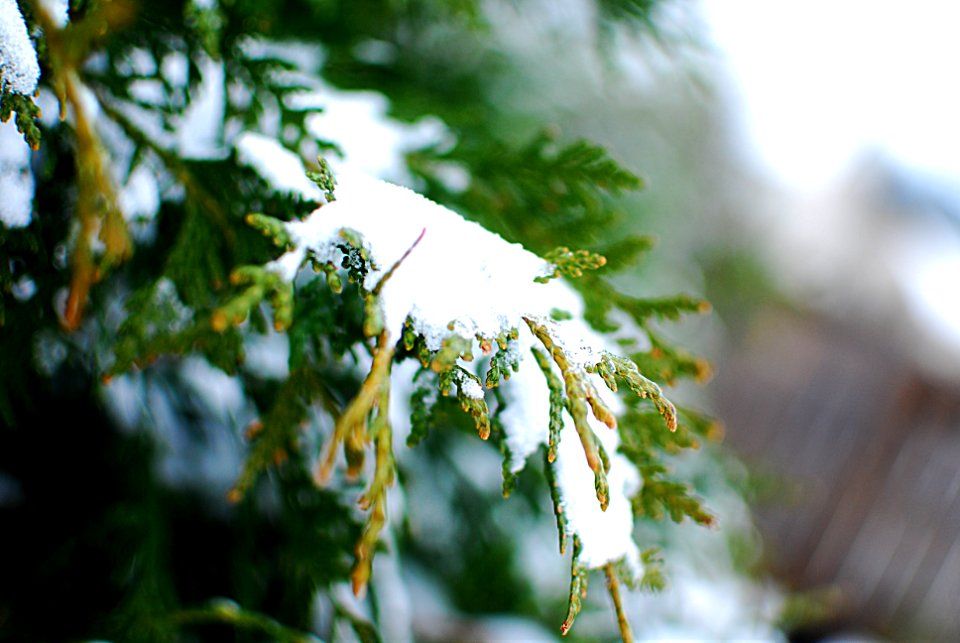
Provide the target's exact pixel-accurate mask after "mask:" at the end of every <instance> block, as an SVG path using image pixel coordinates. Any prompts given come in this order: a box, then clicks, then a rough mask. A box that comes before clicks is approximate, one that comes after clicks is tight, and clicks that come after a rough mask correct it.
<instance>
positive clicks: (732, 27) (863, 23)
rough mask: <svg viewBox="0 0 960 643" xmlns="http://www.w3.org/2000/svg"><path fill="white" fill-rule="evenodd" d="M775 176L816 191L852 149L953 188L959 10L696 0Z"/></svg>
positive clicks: (959, 101) (958, 6) (958, 138)
mask: <svg viewBox="0 0 960 643" xmlns="http://www.w3.org/2000/svg"><path fill="white" fill-rule="evenodd" d="M701 5H702V7H703V10H704V15H705V18H706V21H707V24H708V26H709V28H710V29H711V30H712V33H713V39H714V42H715V44H716V46H717V48H718V49H719V51H720V53H721V55H724V56H725V57H726V58H727V59H728V60H729V62H730V63H731V68H732V72H733V74H734V80H735V82H736V83H737V84H738V86H739V93H740V98H741V99H742V100H743V105H742V108H743V112H742V113H743V118H744V123H743V126H744V127H746V129H747V135H748V137H749V140H750V141H751V143H752V146H753V147H754V148H755V151H756V152H757V153H758V155H759V159H760V160H761V161H763V162H765V163H767V164H769V168H768V169H770V170H771V171H772V174H773V176H774V177H775V178H777V179H779V180H782V181H783V182H784V183H785V184H786V185H787V186H790V187H797V188H817V187H821V186H823V184H824V183H825V182H827V181H829V180H830V178H831V177H833V176H835V175H836V174H837V173H838V172H840V171H842V170H843V169H844V167H845V166H846V165H847V164H848V163H849V162H850V161H851V160H852V159H854V158H855V157H856V156H857V154H858V153H860V152H862V151H879V152H882V153H885V154H887V155H890V156H892V157H894V158H896V159H899V160H900V161H902V162H904V163H905V164H907V165H910V166H913V167H916V168H918V169H922V170H924V171H925V172H931V173H934V174H937V175H939V176H947V177H950V178H952V179H953V180H955V181H958V182H960V37H958V27H960V3H956V2H935V1H932V0H924V1H921V2H913V3H901V2H888V1H885V0H884V1H874V2H871V1H870V0H834V1H832V2H831V1H826V0H810V1H805V2H784V1H780V2H774V1H770V0H701Z"/></svg>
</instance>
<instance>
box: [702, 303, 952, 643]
mask: <svg viewBox="0 0 960 643" xmlns="http://www.w3.org/2000/svg"><path fill="white" fill-rule="evenodd" d="M907 350H909V347H896V346H891V345H889V344H888V343H886V344H885V343H884V342H882V341H879V340H877V339H875V338H872V337H869V336H866V334H865V333H858V332H857V331H856V330H851V329H842V328H838V327H836V326H832V325H830V324H827V323H826V322H822V321H817V320H811V319H808V318H800V317H798V316H796V315H794V314H792V313H784V312H769V313H766V314H764V315H761V316H759V317H758V318H757V319H756V320H755V322H754V323H753V324H752V326H751V329H750V330H749V331H748V332H747V333H746V334H745V335H744V336H743V337H742V338H741V340H740V341H739V345H738V346H737V347H736V348H735V350H734V351H733V354H732V355H729V356H728V357H727V358H725V359H724V360H723V362H722V363H721V368H722V369H723V370H722V371H721V373H720V374H719V375H718V377H717V379H716V381H715V384H714V389H715V394H716V400H717V405H718V413H719V415H720V417H722V418H723V419H724V421H725V423H726V425H727V442H728V444H730V445H731V446H732V447H733V448H734V450H735V451H737V452H738V453H740V454H741V455H742V457H743V458H744V460H745V461H746V462H747V463H748V464H749V465H751V466H752V467H753V468H755V469H756V470H758V471H761V472H764V473H769V474H774V475H775V476H776V477H777V479H778V480H779V482H781V483H782V485H783V486H782V491H783V492H784V493H780V494H779V495H778V496H777V497H774V498H770V499H768V500H767V502H765V503H763V504H762V505H761V506H760V507H759V508H758V524H759V527H760V530H761V532H762V533H763V535H764V536H765V541H766V546H767V550H768V557H769V560H770V563H771V566H772V568H773V569H774V570H775V572H776V573H777V574H778V575H779V576H780V578H781V579H783V580H784V581H785V582H786V583H787V584H788V586H790V587H792V588H794V589H805V590H809V589H815V588H827V587H831V588H834V589H835V590H837V592H838V594H839V596H840V597H841V599H840V600H839V601H838V602H837V603H836V604H835V605H833V606H832V607H833V608H835V609H836V618H835V619H834V620H833V621H832V622H831V623H829V624H826V628H827V629H825V630H822V632H823V633H826V632H827V631H828V630H829V629H830V628H837V629H841V628H848V629H850V628H854V629H860V630H872V631H874V632H876V633H879V634H882V635H888V636H894V637H911V638H913V637H923V638H933V639H937V640H960V386H956V385H952V386H950V385H946V384H943V383H937V382H934V381H932V380H930V379H928V378H925V377H923V376H922V375H921V374H920V373H919V372H918V371H917V370H916V369H915V368H912V367H911V366H910V365H909V364H908V362H907V361H906V360H904V359H902V358H901V357H899V356H898V355H904V354H906V353H905V351H907Z"/></svg>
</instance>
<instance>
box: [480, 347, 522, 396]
mask: <svg viewBox="0 0 960 643" xmlns="http://www.w3.org/2000/svg"><path fill="white" fill-rule="evenodd" d="M515 341H516V340H514V339H510V338H507V339H505V340H504V341H503V343H502V344H501V343H500V342H499V341H498V350H497V352H496V353H494V355H493V357H491V358H490V367H489V368H488V369H487V374H486V378H485V379H484V383H483V385H484V386H485V387H487V388H495V387H497V386H499V385H500V379H501V378H502V379H504V380H509V379H510V373H511V372H513V373H516V372H517V371H518V370H519V368H520V354H519V352H518V351H517V350H515V348H516V347H515V346H511V345H510V343H513V342H515ZM489 346H490V342H489V340H481V341H480V348H481V350H483V351H484V352H485V353H486V352H490V348H489Z"/></svg>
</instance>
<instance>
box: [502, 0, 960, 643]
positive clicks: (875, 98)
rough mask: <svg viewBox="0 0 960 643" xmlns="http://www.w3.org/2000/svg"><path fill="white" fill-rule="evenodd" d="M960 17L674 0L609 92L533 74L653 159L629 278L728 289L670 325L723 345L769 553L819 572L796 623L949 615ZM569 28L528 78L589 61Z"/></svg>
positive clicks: (649, 285)
mask: <svg viewBox="0 0 960 643" xmlns="http://www.w3.org/2000/svg"><path fill="white" fill-rule="evenodd" d="M958 21H960V12H958V9H957V8H955V7H952V6H948V5H946V4H944V3H935V2H923V3H919V4H917V5H912V6H911V8H909V9H907V8H905V7H904V6H902V5H896V4H894V3H886V2H881V3H875V2H842V3H830V2H806V3H782V2H781V3H774V2H764V1H762V0H758V1H735V2H726V1H721V0H717V1H712V0H704V1H701V2H666V3H662V4H661V5H659V6H657V7H656V10H655V11H654V20H653V22H654V24H655V25H656V26H657V33H656V37H654V38H649V37H646V38H639V39H630V38H628V37H623V38H621V39H619V40H616V46H615V47H613V51H612V52H611V57H612V58H614V59H615V61H616V62H615V63H614V64H612V65H609V66H605V65H604V64H603V63H599V64H596V65H595V67H594V69H593V73H592V75H591V77H593V78H595V79H597V81H596V82H597V87H598V88H597V90H596V94H589V93H586V92H583V91H581V89H578V91H576V92H570V93H567V92H565V91H563V89H557V90H556V91H555V92H553V93H548V92H541V91H532V92H530V93H531V94H532V95H531V96H526V97H525V98H524V100H525V101H528V103H529V109H530V110H531V112H534V113H541V114H543V113H548V114H549V113H552V114H554V115H555V116H554V117H555V118H556V119H557V121H558V122H560V123H562V124H563V125H564V127H568V128H574V129H575V130H576V131H578V132H582V133H584V134H585V135H586V136H588V137H589V138H591V139H593V140H598V141H600V142H602V143H604V144H605V145H607V146H608V147H609V148H610V149H611V150H613V153H614V155H615V156H617V157H619V158H622V159H624V160H625V161H626V162H627V163H628V165H630V166H631V167H635V168H637V169H638V170H639V171H640V172H641V173H642V174H643V175H644V176H645V178H647V179H648V188H647V190H646V192H645V194H644V195H643V196H642V197H641V201H642V203H643V206H642V211H643V212H644V215H645V217H646V218H645V220H644V224H643V225H644V226H645V229H647V230H652V231H655V232H656V234H657V235H658V236H659V237H660V244H659V246H658V250H657V252H656V258H655V261H656V262H658V266H659V268H661V269H658V270H655V271H651V272H652V273H654V274H649V275H645V276H644V278H645V281H644V285H643V286H640V287H641V288H643V289H644V290H645V291H646V292H649V291H656V290H658V289H666V290H669V289H671V288H674V289H676V288H680V289H689V290H693V291H695V292H703V293H705V294H706V296H707V298H708V299H709V300H710V301H711V302H712V304H713V305H714V307H715V313H716V314H715V315H714V316H713V317H712V318H709V319H696V320H687V321H686V322H685V325H684V327H683V328H682V329H681V330H680V331H679V333H678V332H677V331H676V330H675V329H670V330H669V331H668V334H671V333H672V334H673V336H676V337H682V338H683V341H686V342H690V343H691V344H692V345H694V346H696V347H698V348H699V350H700V351H701V353H703V354H705V355H707V356H708V357H709V358H710V360H711V362H712V363H713V364H714V366H715V368H716V372H715V375H714V378H713V380H712V381H711V383H710V384H709V385H708V386H707V388H706V391H705V398H706V400H707V402H706V403H707V404H708V405H709V406H710V408H711V409H712V410H713V412H714V413H715V414H716V415H717V417H719V418H720V419H721V420H722V421H723V422H724V424H725V426H726V440H725V442H726V444H727V445H728V446H729V447H730V448H731V449H732V450H733V452H734V453H736V454H737V455H738V456H739V458H740V460H741V462H742V463H743V464H744V465H745V467H746V472H747V475H748V477H749V483H748V485H747V487H748V491H747V495H748V497H749V498H750V504H751V508H752V510H753V511H754V515H755V517H756V520H757V523H756V525H757V529H758V532H759V534H760V535H761V536H762V542H763V555H762V561H757V568H758V569H762V570H764V571H765V572H769V573H771V574H772V575H773V577H774V578H776V580H777V581H779V582H781V583H783V586H784V588H785V589H786V590H787V591H788V592H793V596H795V597H799V596H802V597H804V598H803V599H801V600H798V601H797V602H796V603H795V604H794V605H793V607H794V608H795V609H796V610H797V614H798V615H799V614H802V615H803V617H802V618H800V621H801V622H802V623H800V624H798V625H796V627H795V628H794V629H793V630H792V634H791V636H792V637H794V638H795V639H797V640H802V639H804V638H807V637H809V638H813V639H818V638H823V637H831V636H840V635H844V634H850V633H858V634H859V635H861V636H878V637H883V636H888V637H902V636H907V637H916V636H921V637H931V638H935V639H948V638H953V637H954V636H956V635H957V633H958V632H960V123H958V121H957V114H960V84H958V83H957V82H956V74H957V72H956V70H957V66H958V64H960V41H958V40H957V39H956V38H955V37H954V35H953V30H954V28H955V26H956V25H957V24H958ZM518 28H519V27H518ZM524 28H525V29H529V30H531V31H534V32H535V31H536V28H535V27H532V26H530V25H526V26H525V27H524ZM525 33H529V31H527V32H525ZM584 37H585V38H589V35H587V36H584ZM518 40H519V38H518ZM568 44H569V43H567V42H564V44H563V46H557V47H556V48H553V49H549V48H548V50H547V51H546V52H544V51H540V52H538V54H530V55H531V56H534V55H541V56H543V59H542V60H541V61H540V63H541V64H538V62H537V61H536V60H535V59H532V60H531V62H530V70H531V71H530V73H531V75H532V76H533V77H534V79H536V78H537V75H538V74H539V73H540V72H543V73H548V72H546V71H545V70H546V69H547V66H546V65H545V64H543V61H545V60H556V59H557V58H558V57H559V58H560V59H561V60H563V64H561V65H560V67H561V68H562V69H567V70H569V69H570V68H574V69H576V68H577V66H578V65H589V64H590V62H589V61H587V62H585V61H584V57H583V56H582V50H579V49H574V51H571V50H570V49H568V47H567V45H568ZM518 46H519V45H518ZM527 46H529V45H527ZM541 82H546V81H542V80H541ZM552 82H553V86H554V87H557V88H563V87H565V86H568V85H565V83H563V82H562V80H561V79H552ZM598 96H599V97H601V99H600V100H599V101H598V102H597V97H598ZM691 259H692V260H693V263H694V265H695V266H697V267H698V268H699V270H697V269H694V268H691V264H690V263H689V261H690V260H691ZM663 265H667V266H672V268H673V269H672V270H668V271H663V270H662V266H663ZM647 289H649V290H647ZM684 393H685V394H690V395H694V396H699V395H704V392H702V391H701V392H697V391H684ZM708 495H709V494H708ZM807 599H809V600H807ZM788 620H789V618H788Z"/></svg>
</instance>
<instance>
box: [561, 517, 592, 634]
mask: <svg viewBox="0 0 960 643" xmlns="http://www.w3.org/2000/svg"><path fill="white" fill-rule="evenodd" d="M582 551H583V544H582V543H581V542H580V538H579V537H578V536H576V535H574V537H573V562H572V563H571V566H570V596H569V598H568V602H567V617H566V618H565V619H564V621H563V624H562V625H561V626H560V633H561V634H563V635H566V634H567V632H569V631H570V628H571V627H573V621H574V620H575V619H576V618H577V614H579V613H580V609H581V608H582V607H583V599H585V598H586V597H587V581H588V580H589V578H590V570H589V569H588V568H587V567H586V566H585V565H581V564H580V553H581V552H582Z"/></svg>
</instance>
